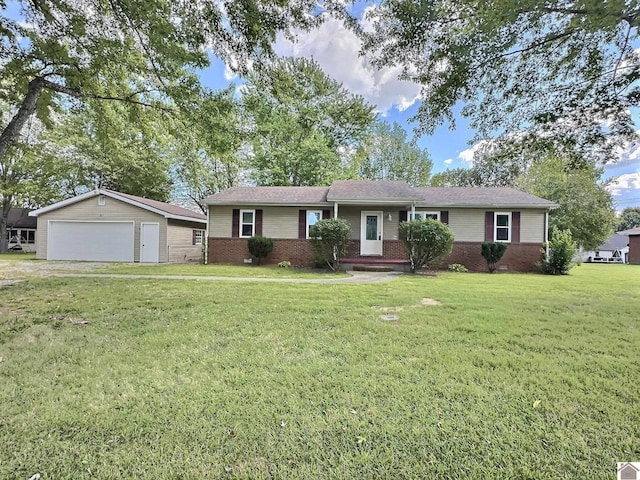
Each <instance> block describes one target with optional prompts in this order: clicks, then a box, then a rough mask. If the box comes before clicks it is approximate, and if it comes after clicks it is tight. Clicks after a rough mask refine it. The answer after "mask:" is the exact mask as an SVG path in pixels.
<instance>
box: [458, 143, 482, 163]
mask: <svg viewBox="0 0 640 480" xmlns="http://www.w3.org/2000/svg"><path fill="white" fill-rule="evenodd" d="M488 142H489V141H488V140H480V141H479V142H478V143H475V144H474V145H473V146H472V147H471V148H467V149H466V150H462V151H461V152H460V153H458V158H459V159H460V160H462V161H463V162H466V163H473V157H474V155H475V154H476V152H477V151H478V150H479V149H480V148H482V147H483V146H484V145H485V144H486V143H488Z"/></svg>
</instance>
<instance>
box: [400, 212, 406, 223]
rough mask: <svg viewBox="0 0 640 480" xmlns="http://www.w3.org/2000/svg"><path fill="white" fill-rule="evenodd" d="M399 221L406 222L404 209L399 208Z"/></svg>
mask: <svg viewBox="0 0 640 480" xmlns="http://www.w3.org/2000/svg"><path fill="white" fill-rule="evenodd" d="M399 218H400V221H401V222H406V221H407V211H406V210H400V216H399Z"/></svg>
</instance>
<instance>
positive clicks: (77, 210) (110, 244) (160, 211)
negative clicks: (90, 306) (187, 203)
mask: <svg viewBox="0 0 640 480" xmlns="http://www.w3.org/2000/svg"><path fill="white" fill-rule="evenodd" d="M29 215H31V216H34V217H37V220H38V233H37V235H36V246H37V248H36V251H37V254H36V258H40V259H46V260H88V261H101V262H145V263H164V262H176V263H182V262H192V261H193V262H195V261H200V259H201V258H202V249H203V242H204V238H205V229H206V216H205V215H203V214H202V213H196V212H192V211H191V210H187V209H186V208H182V207H178V206H176V205H171V204H169V203H164V202H158V201H156V200H150V199H148V198H142V197H136V196H135V195H128V194H126V193H120V192H114V191H112V190H106V189H96V190H92V191H89V192H87V193H84V194H82V195H78V196H76V197H72V198H69V199H67V200H63V201H61V202H58V203H54V204H53V205H49V206H48V207H44V208H40V209H38V210H34V211H33V212H31V213H30V214H29Z"/></svg>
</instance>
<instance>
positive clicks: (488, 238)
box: [484, 212, 493, 242]
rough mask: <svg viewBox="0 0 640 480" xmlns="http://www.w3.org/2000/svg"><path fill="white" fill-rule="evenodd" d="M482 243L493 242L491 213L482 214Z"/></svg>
mask: <svg viewBox="0 0 640 480" xmlns="http://www.w3.org/2000/svg"><path fill="white" fill-rule="evenodd" d="M484 241H485V242H493V212H485V214H484Z"/></svg>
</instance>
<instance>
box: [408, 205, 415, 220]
mask: <svg viewBox="0 0 640 480" xmlns="http://www.w3.org/2000/svg"><path fill="white" fill-rule="evenodd" d="M415 216H416V202H413V203H412V204H411V217H409V218H408V219H407V220H413V219H414V218H415Z"/></svg>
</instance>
